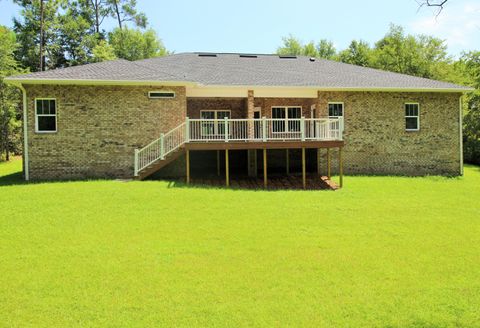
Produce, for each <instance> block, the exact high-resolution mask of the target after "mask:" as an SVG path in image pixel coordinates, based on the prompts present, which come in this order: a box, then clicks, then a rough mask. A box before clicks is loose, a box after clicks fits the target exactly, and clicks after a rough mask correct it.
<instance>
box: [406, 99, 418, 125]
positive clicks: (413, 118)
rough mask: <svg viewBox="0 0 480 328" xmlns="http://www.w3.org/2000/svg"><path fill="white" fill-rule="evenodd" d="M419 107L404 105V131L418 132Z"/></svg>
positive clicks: (410, 104)
mask: <svg viewBox="0 0 480 328" xmlns="http://www.w3.org/2000/svg"><path fill="white" fill-rule="evenodd" d="M419 112H420V105H419V104H417V103H407V104H405V130H407V131H418V130H420V116H419Z"/></svg>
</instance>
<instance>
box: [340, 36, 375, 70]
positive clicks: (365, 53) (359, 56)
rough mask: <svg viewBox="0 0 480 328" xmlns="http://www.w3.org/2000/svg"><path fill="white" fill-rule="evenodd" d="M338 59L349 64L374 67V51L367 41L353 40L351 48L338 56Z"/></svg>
mask: <svg viewBox="0 0 480 328" xmlns="http://www.w3.org/2000/svg"><path fill="white" fill-rule="evenodd" d="M338 59H339V60H340V61H341V62H344V63H347V64H353V65H358V66H365V67H371V66H372V49H371V48H370V46H369V45H368V43H367V42H365V41H357V40H353V41H352V42H351V43H350V46H349V47H348V48H347V49H345V50H343V51H341V52H340V53H339V54H338Z"/></svg>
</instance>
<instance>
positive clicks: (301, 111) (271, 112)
mask: <svg viewBox="0 0 480 328" xmlns="http://www.w3.org/2000/svg"><path fill="white" fill-rule="evenodd" d="M274 108H283V109H284V110H285V119H284V120H285V131H273V129H272V133H290V132H294V133H295V132H298V133H300V130H298V131H296V130H293V131H290V128H289V126H288V120H289V118H288V109H289V108H300V117H299V118H292V120H299V119H301V118H302V114H303V107H302V106H271V107H270V115H271V118H272V119H273V120H280V119H278V118H273V109H274ZM277 122H278V121H277ZM272 126H273V125H272Z"/></svg>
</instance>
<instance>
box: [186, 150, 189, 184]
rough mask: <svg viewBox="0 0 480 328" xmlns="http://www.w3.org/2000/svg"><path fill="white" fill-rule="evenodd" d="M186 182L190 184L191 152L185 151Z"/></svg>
mask: <svg viewBox="0 0 480 328" xmlns="http://www.w3.org/2000/svg"><path fill="white" fill-rule="evenodd" d="M185 168H186V182H187V184H190V150H188V149H187V150H186V151H185Z"/></svg>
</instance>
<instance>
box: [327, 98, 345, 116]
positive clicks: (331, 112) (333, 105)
mask: <svg viewBox="0 0 480 328" xmlns="http://www.w3.org/2000/svg"><path fill="white" fill-rule="evenodd" d="M328 117H329V118H341V117H343V103H341V102H329V103H328Z"/></svg>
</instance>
